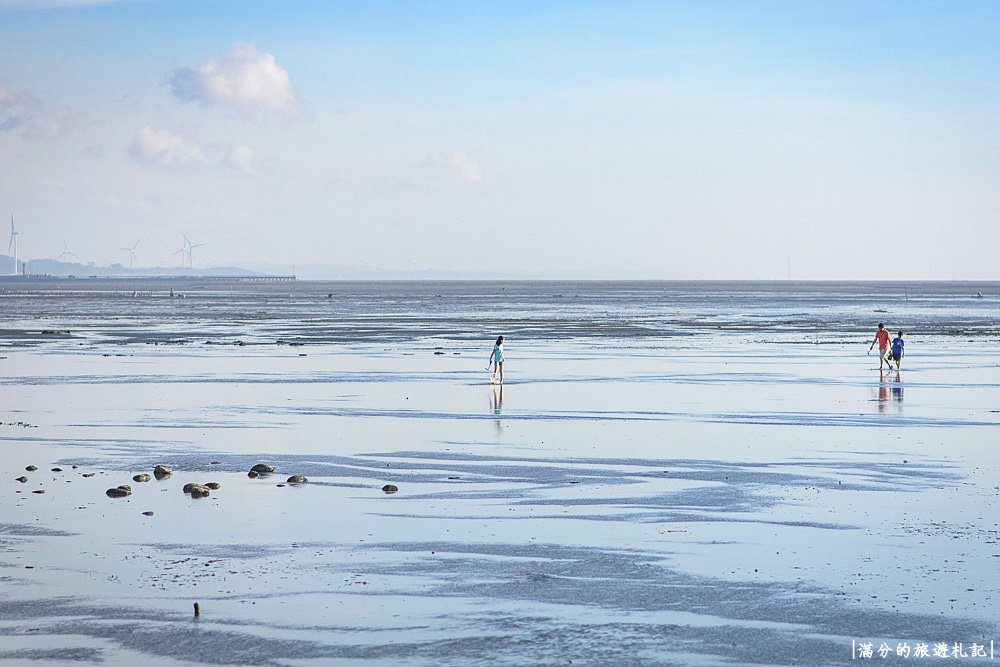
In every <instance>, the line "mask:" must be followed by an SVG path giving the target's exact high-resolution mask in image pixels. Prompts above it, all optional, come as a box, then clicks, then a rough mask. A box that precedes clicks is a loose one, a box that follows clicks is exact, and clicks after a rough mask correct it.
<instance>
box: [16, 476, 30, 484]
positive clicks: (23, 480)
mask: <svg viewBox="0 0 1000 667" xmlns="http://www.w3.org/2000/svg"><path fill="white" fill-rule="evenodd" d="M17 481H18V482H20V483H21V484H24V483H25V482H27V481H28V478H27V477H25V476H24V475H21V476H20V477H18V478H17Z"/></svg>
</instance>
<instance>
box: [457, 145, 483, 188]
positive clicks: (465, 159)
mask: <svg viewBox="0 0 1000 667" xmlns="http://www.w3.org/2000/svg"><path fill="white" fill-rule="evenodd" d="M451 164H452V166H453V167H455V168H456V169H458V173H459V175H460V176H461V177H462V180H463V181H465V182H466V183H482V182H483V171H482V169H480V168H479V163H478V162H475V161H474V160H472V159H470V158H469V156H468V155H466V154H465V153H463V152H462V151H455V152H454V153H452V154H451Z"/></svg>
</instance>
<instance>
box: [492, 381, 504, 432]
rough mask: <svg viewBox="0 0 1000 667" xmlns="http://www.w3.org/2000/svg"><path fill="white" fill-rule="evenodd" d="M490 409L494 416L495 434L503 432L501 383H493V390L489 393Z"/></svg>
mask: <svg viewBox="0 0 1000 667" xmlns="http://www.w3.org/2000/svg"><path fill="white" fill-rule="evenodd" d="M490 409H492V410H493V416H494V417H495V418H496V419H495V422H496V427H497V435H500V434H501V433H502V432H503V419H501V417H502V416H503V385H502V384H495V385H493V392H492V393H491V395H490Z"/></svg>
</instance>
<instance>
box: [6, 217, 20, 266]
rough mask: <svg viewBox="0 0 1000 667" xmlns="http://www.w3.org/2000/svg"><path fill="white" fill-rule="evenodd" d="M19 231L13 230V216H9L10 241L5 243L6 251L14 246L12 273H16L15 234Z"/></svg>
mask: <svg viewBox="0 0 1000 667" xmlns="http://www.w3.org/2000/svg"><path fill="white" fill-rule="evenodd" d="M19 233H20V232H17V231H15V230H14V216H13V215H12V216H10V243H8V244H7V252H10V249H11V248H14V275H15V276H16V275H17V235H18V234H19Z"/></svg>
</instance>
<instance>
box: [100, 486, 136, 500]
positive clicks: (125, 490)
mask: <svg viewBox="0 0 1000 667" xmlns="http://www.w3.org/2000/svg"><path fill="white" fill-rule="evenodd" d="M104 493H105V494H107V496H108V498H124V497H125V496H131V495H132V488H131V487H130V486H128V485H127V484H122V485H121V486H118V487H115V488H113V489H108V490H107V491H105V492H104Z"/></svg>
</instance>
